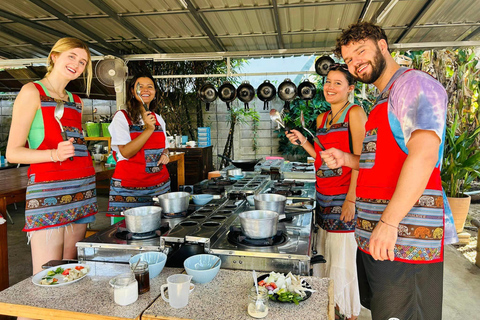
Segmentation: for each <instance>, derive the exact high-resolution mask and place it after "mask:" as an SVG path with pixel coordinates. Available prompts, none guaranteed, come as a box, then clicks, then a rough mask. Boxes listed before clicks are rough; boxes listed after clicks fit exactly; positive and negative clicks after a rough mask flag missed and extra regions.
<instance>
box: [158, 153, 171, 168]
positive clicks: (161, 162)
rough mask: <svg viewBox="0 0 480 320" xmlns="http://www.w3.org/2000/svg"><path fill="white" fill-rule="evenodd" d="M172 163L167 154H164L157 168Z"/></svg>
mask: <svg viewBox="0 0 480 320" xmlns="http://www.w3.org/2000/svg"><path fill="white" fill-rule="evenodd" d="M169 162H170V158H169V157H168V156H167V155H166V154H162V156H161V157H160V160H158V163H157V166H160V165H162V164H167V163H169Z"/></svg>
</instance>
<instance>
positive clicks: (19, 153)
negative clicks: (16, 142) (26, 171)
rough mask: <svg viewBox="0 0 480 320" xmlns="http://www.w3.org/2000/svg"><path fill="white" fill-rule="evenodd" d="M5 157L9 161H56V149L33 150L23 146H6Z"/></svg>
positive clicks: (24, 162) (27, 162)
mask: <svg viewBox="0 0 480 320" xmlns="http://www.w3.org/2000/svg"><path fill="white" fill-rule="evenodd" d="M6 158H7V160H8V162H10V163H22V164H32V163H43V162H57V161H58V160H59V159H58V155H57V154H56V149H48V150H35V149H29V148H25V147H15V148H12V147H7V152H6Z"/></svg>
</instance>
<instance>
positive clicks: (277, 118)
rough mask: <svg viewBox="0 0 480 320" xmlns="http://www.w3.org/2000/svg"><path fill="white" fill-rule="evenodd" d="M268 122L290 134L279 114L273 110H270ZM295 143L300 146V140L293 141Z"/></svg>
mask: <svg viewBox="0 0 480 320" xmlns="http://www.w3.org/2000/svg"><path fill="white" fill-rule="evenodd" d="M270 120H272V121H273V122H275V123H277V124H278V125H279V126H281V127H282V128H283V129H284V130H285V131H287V132H288V133H292V132H291V131H290V128H287V127H285V124H284V123H283V121H282V117H281V116H280V113H279V112H278V111H277V110H275V109H270ZM295 142H296V143H298V144H301V142H300V140H298V139H297V140H295Z"/></svg>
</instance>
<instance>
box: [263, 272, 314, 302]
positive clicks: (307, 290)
mask: <svg viewBox="0 0 480 320" xmlns="http://www.w3.org/2000/svg"><path fill="white" fill-rule="evenodd" d="M257 282H258V285H259V286H263V287H265V288H266V289H267V290H268V297H269V298H270V300H274V301H278V302H291V303H295V304H298V303H299V302H301V301H305V300H307V299H308V298H310V296H311V295H312V292H315V290H313V289H312V287H311V286H310V285H309V284H308V283H307V282H306V281H305V279H301V278H300V276H295V275H293V274H292V273H291V272H289V273H288V274H287V275H284V274H283V273H277V272H275V271H272V272H270V273H269V274H265V275H263V276H260V277H259V278H258V279H257Z"/></svg>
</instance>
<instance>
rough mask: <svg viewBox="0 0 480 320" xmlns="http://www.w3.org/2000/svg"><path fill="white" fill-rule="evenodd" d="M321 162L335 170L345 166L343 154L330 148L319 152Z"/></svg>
mask: <svg viewBox="0 0 480 320" xmlns="http://www.w3.org/2000/svg"><path fill="white" fill-rule="evenodd" d="M320 156H321V157H322V161H323V162H324V163H325V164H326V165H327V166H328V167H329V168H330V169H336V168H340V167H341V166H344V165H345V152H343V151H341V150H338V149H335V148H330V149H327V150H325V151H321V152H320Z"/></svg>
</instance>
